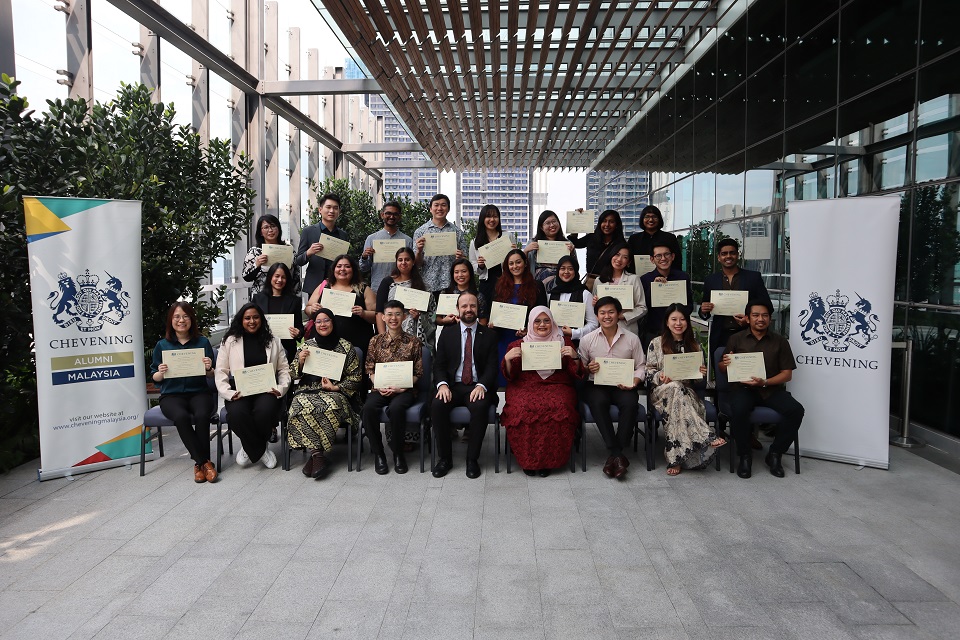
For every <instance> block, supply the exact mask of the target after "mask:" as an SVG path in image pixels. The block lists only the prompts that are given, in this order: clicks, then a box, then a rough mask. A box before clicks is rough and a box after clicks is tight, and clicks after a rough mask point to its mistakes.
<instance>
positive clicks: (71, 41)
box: [57, 0, 93, 106]
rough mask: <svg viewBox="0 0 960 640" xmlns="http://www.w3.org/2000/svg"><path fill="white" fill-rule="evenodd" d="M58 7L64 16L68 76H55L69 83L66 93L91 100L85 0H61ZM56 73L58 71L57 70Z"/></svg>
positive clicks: (90, 47) (90, 49) (90, 35)
mask: <svg viewBox="0 0 960 640" xmlns="http://www.w3.org/2000/svg"><path fill="white" fill-rule="evenodd" d="M61 2H63V4H64V5H65V6H63V7H59V6H58V7H57V10H58V11H63V12H64V13H65V14H66V16H67V30H66V33H67V69H66V71H67V77H66V79H62V80H57V82H59V83H60V84H65V85H67V86H68V87H69V94H68V95H69V97H71V98H83V99H84V100H86V101H87V102H88V103H90V104H91V106H92V103H93V40H92V38H93V33H92V30H91V20H90V3H89V1H88V0H71V1H69V2H67V1H65V0H61ZM58 73H59V72H58Z"/></svg>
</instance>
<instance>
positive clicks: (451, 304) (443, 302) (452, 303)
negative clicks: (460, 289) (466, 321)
mask: <svg viewBox="0 0 960 640" xmlns="http://www.w3.org/2000/svg"><path fill="white" fill-rule="evenodd" d="M459 298H460V294H459V293H441V294H440V299H439V300H438V301H437V315H438V316H449V315H454V316H456V315H459V314H460V311H459V310H458V309H457V299H459Z"/></svg>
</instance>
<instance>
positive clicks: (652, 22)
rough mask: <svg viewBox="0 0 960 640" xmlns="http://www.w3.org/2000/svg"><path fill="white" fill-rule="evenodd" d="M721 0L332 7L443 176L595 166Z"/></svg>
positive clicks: (329, 3) (351, 2) (361, 0)
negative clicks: (480, 170)
mask: <svg viewBox="0 0 960 640" xmlns="http://www.w3.org/2000/svg"><path fill="white" fill-rule="evenodd" d="M718 1H719V0H685V1H681V0H661V1H655V2H639V1H636V0H635V1H633V2H596V1H593V2H544V3H538V2H525V1H517V0H513V1H507V0H504V1H503V2H501V1H500V0H482V1H481V0H450V1H448V2H441V1H440V0H324V2H323V4H324V6H325V7H326V8H327V10H328V11H329V12H330V15H331V16H332V17H333V19H334V20H335V21H336V23H337V25H338V26H339V28H340V30H341V31H342V32H343V34H344V36H345V37H346V39H347V40H348V42H349V44H350V45H351V46H352V47H353V48H354V50H355V51H356V53H357V55H358V56H359V57H360V59H361V60H362V61H363V63H364V65H365V66H366V67H367V69H369V71H370V73H371V74H372V75H373V78H374V79H375V80H377V82H378V83H379V84H380V87H381V88H382V89H383V91H384V97H385V98H386V99H387V100H389V101H390V102H392V103H393V106H394V109H395V111H396V113H397V115H398V116H399V117H400V118H401V119H402V120H403V121H404V123H405V124H406V126H407V128H408V129H409V130H410V133H411V134H412V135H413V137H414V138H415V139H416V140H417V142H419V143H420V145H421V146H422V147H423V149H424V151H425V153H426V154H427V156H428V157H429V158H430V159H431V160H432V161H433V162H434V164H436V166H437V167H438V168H440V169H442V170H461V169H472V168H483V167H542V168H582V167H587V166H589V165H590V163H591V162H592V161H593V160H594V158H596V157H597V156H598V154H600V152H601V151H602V150H603V149H604V148H605V147H606V146H607V144H608V143H609V142H611V141H612V140H613V139H614V137H616V135H617V134H618V133H619V132H620V131H621V130H622V129H623V128H624V126H625V125H626V124H627V121H628V120H629V119H630V118H631V117H633V116H634V115H635V114H636V113H637V112H638V111H639V110H640V109H641V108H642V106H643V105H644V103H645V102H646V101H647V100H650V99H651V98H652V97H653V96H654V92H655V91H656V89H657V88H658V86H659V84H660V80H661V78H663V77H666V76H667V75H668V74H669V73H670V72H671V71H672V70H674V69H675V68H676V66H677V65H679V64H681V63H682V62H683V60H684V55H685V46H686V45H687V44H688V40H689V39H695V40H699V39H700V38H701V37H703V34H704V33H705V32H706V31H707V30H708V29H710V28H712V27H714V26H715V21H716V5H717V3H718Z"/></svg>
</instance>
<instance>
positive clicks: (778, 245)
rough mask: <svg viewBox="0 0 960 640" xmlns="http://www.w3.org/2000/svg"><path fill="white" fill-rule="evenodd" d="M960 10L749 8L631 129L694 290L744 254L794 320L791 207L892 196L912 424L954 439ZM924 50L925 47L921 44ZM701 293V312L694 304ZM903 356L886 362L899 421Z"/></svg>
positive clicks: (898, 322)
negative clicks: (728, 253) (725, 258)
mask: <svg viewBox="0 0 960 640" xmlns="http://www.w3.org/2000/svg"><path fill="white" fill-rule="evenodd" d="M958 18H960V3H957V2H955V1H951V0H901V1H899V2H876V1H875V0H852V1H840V0H833V1H830V2H820V3H799V2H785V1H777V0H768V1H762V0H761V1H760V2H756V3H754V4H752V5H751V6H750V7H749V8H748V9H747V10H746V12H745V13H744V15H743V16H742V17H741V18H740V19H739V20H738V21H737V22H736V23H735V24H733V25H732V26H731V27H730V28H729V29H728V30H727V31H726V32H725V33H724V34H723V35H722V36H720V37H719V39H718V41H717V43H716V45H715V47H714V48H713V49H712V50H711V51H709V52H708V53H707V54H706V55H704V56H703V57H701V58H700V59H699V60H698V61H697V62H696V63H695V64H694V65H692V67H691V69H690V70H689V71H688V72H687V73H685V74H684V75H683V77H682V78H680V79H679V80H678V81H677V83H676V84H675V85H674V86H673V87H672V88H671V89H670V90H669V91H668V92H667V93H665V94H664V95H663V96H662V97H661V99H660V101H659V103H658V104H657V105H656V106H654V107H653V108H652V109H651V110H650V111H649V113H648V115H647V117H646V118H645V119H644V121H643V122H641V123H640V124H639V125H638V126H641V127H645V130H646V132H647V134H648V139H649V140H650V141H651V147H650V149H649V151H648V152H647V155H646V157H645V159H644V161H643V164H644V165H645V166H648V167H650V168H656V167H660V168H663V167H669V168H671V169H673V171H656V172H652V173H651V174H650V192H651V193H650V199H651V202H652V203H653V204H655V205H657V206H658V207H659V208H660V209H661V211H662V212H663V214H664V218H665V221H666V224H667V228H668V229H672V230H673V232H674V233H676V234H677V235H678V237H679V238H680V239H681V244H682V247H683V251H684V253H685V256H684V264H686V265H689V266H690V272H691V276H692V278H693V280H694V281H695V283H697V284H699V283H702V281H703V279H704V277H705V276H706V275H707V274H708V273H711V272H712V271H714V270H715V269H716V255H715V244H716V241H717V240H719V239H720V238H722V237H725V236H731V237H734V238H736V239H738V240H739V241H740V242H741V245H742V247H743V257H744V265H745V267H746V268H749V269H755V270H758V271H760V272H761V273H762V274H763V276H764V280H765V281H766V285H767V287H768V288H769V289H770V292H771V295H772V297H773V299H774V304H775V306H776V308H777V313H776V314H775V315H776V323H777V325H776V326H777V329H778V330H779V331H781V332H784V333H786V332H787V331H788V326H787V325H788V323H787V322H786V321H785V320H787V319H788V317H789V311H788V309H789V304H790V300H789V291H788V289H789V285H790V229H789V219H788V216H787V213H786V207H787V206H788V205H789V203H791V202H793V201H796V200H808V199H818V198H845V197H860V196H868V195H875V194H897V195H899V196H900V197H901V202H902V205H901V217H900V245H899V250H898V252H897V256H896V259H897V284H896V300H897V307H896V314H895V320H894V323H895V327H894V330H895V333H896V334H897V335H895V339H899V338H900V337H902V335H903V333H904V328H905V327H909V331H910V333H911V334H912V336H913V339H914V366H913V378H912V388H911V390H910V392H911V399H912V404H911V408H912V410H911V412H912V418H913V420H915V421H917V422H920V423H923V424H925V425H928V426H930V427H933V428H935V429H938V430H941V431H943V432H946V433H949V434H951V435H953V436H960V408H958V406H957V405H958V404H960V402H958V401H957V400H956V398H958V397H960V225H958V216H957V208H958V200H960V197H958V196H960V73H957V69H958V67H960V31H958V30H957V29H956V28H955V25H956V23H957V19H958ZM918 33H919V34H920V37H919V39H918V37H917V35H918ZM697 284H695V287H694V288H695V297H697V298H698V301H699V296H700V295H701V290H700V287H698V286H697ZM901 357H902V352H895V354H894V375H893V379H892V380H891V388H892V390H893V393H892V398H893V400H892V406H891V410H892V411H893V412H894V413H899V404H900V369H899V366H900V365H899V363H900V358H901Z"/></svg>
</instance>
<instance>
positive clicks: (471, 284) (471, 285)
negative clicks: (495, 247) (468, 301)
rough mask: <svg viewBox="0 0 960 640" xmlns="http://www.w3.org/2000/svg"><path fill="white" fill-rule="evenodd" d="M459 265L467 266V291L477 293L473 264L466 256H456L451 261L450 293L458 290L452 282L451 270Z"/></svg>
mask: <svg viewBox="0 0 960 640" xmlns="http://www.w3.org/2000/svg"><path fill="white" fill-rule="evenodd" d="M477 237H479V236H477ZM461 265H463V266H465V267H466V268H467V271H468V272H469V273H470V279H469V280H467V291H472V292H473V293H478V291H477V284H476V281H475V280H474V277H473V264H472V263H471V262H470V261H469V260H467V259H466V258H457V259H456V260H454V261H453V264H452V265H450V289H449V291H450V293H456V292H457V291H459V288H458V287H457V283H456V282H454V280H453V270H454V269H456V268H457V267H459V266H461Z"/></svg>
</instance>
